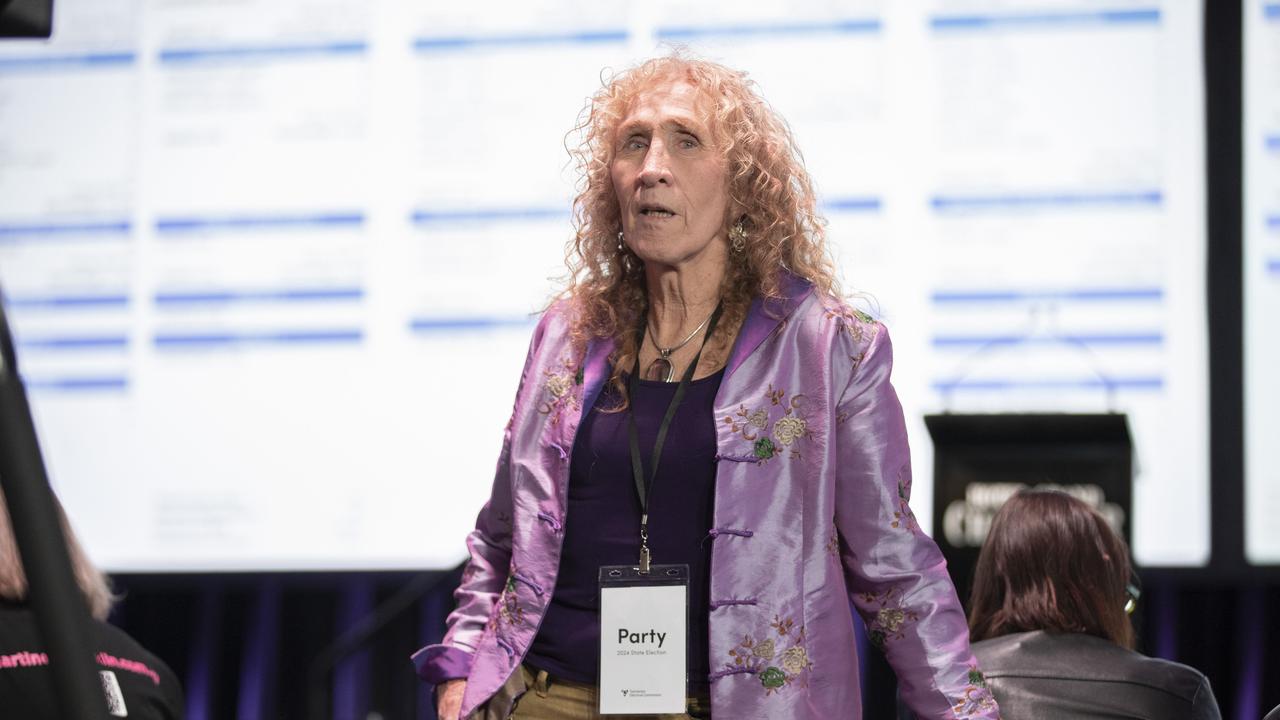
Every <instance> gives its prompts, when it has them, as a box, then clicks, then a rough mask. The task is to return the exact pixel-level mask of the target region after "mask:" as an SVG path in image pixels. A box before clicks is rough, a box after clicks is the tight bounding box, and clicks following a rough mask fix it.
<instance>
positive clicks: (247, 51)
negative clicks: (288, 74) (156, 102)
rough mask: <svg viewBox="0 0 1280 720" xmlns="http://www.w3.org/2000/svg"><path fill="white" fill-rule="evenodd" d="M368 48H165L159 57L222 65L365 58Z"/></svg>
mask: <svg viewBox="0 0 1280 720" xmlns="http://www.w3.org/2000/svg"><path fill="white" fill-rule="evenodd" d="M368 49H369V43H367V42H364V41H347V42H332V43H310V44H302V45H234V46H225V47H191V48H164V49H162V50H160V52H159V53H158V54H157V55H156V59H158V60H159V61H160V62H161V63H164V64H172V63H199V62H210V61H212V62H221V61H224V60H236V61H249V62H257V61H262V60H284V59H289V58H295V57H307V56H315V55H363V54H364V53H365V52H367V51H368Z"/></svg>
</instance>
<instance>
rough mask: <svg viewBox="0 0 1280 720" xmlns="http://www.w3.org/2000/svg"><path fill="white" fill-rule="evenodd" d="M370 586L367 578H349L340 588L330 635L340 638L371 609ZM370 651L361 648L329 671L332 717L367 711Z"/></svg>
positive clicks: (371, 585)
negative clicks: (331, 685) (331, 671)
mask: <svg viewBox="0 0 1280 720" xmlns="http://www.w3.org/2000/svg"><path fill="white" fill-rule="evenodd" d="M373 604H374V587H373V582H372V581H371V580H369V579H368V578H352V579H350V580H348V581H347V582H346V584H345V585H344V587H343V589H342V596H341V598H340V599H339V600H338V617H337V624H338V626H337V627H336V628H334V631H335V632H334V634H335V636H337V637H341V636H342V635H343V633H345V632H347V631H348V630H350V629H351V627H352V626H354V625H355V624H356V623H357V622H359V621H360V620H361V619H362V618H364V617H365V616H366V615H368V614H369V613H370V612H372V610H373ZM372 654H373V653H372V650H371V649H370V648H369V647H367V646H366V647H364V648H362V649H360V650H357V651H355V652H353V653H351V654H350V655H348V656H346V657H345V658H343V659H342V660H340V661H338V664H337V665H336V666H335V667H334V670H333V717H335V718H342V719H343V720H345V719H346V718H363V717H365V716H366V715H368V714H369V697H370V692H369V668H370V662H371V658H372Z"/></svg>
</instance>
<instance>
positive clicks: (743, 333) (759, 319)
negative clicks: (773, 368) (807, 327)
mask: <svg viewBox="0 0 1280 720" xmlns="http://www.w3.org/2000/svg"><path fill="white" fill-rule="evenodd" d="M779 285H780V287H779V290H781V292H782V297H780V298H776V299H768V300H764V299H762V298H758V297H757V298H756V299H755V300H752V301H751V307H750V308H749V309H748V310H747V318H746V319H745V320H743V321H742V329H741V330H739V331H738V338H737V340H734V342H733V350H732V351H730V353H729V363H728V365H727V366H726V367H725V371H724V376H725V377H726V378H728V377H729V376H730V375H732V374H733V371H734V370H737V369H738V366H739V365H741V364H742V363H743V362H745V361H746V359H747V358H748V357H750V356H751V353H752V352H755V349H756V348H757V347H760V343H762V342H764V339H765V338H767V337H769V336H770V335H771V334H773V331H774V330H775V329H777V327H778V326H779V325H781V324H782V321H783V320H785V319H786V318H787V316H788V315H790V314H791V312H792V311H793V310H795V309H796V308H797V307H798V306H799V305H800V303H801V302H803V301H804V299H805V298H806V297H808V295H809V293H810V292H812V291H813V285H812V284H811V283H810V282H809V281H808V280H805V279H804V278H801V277H799V276H797V275H793V274H791V273H789V272H787V273H783V275H782V278H781V282H780V283H779Z"/></svg>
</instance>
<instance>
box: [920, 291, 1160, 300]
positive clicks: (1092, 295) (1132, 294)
mask: <svg viewBox="0 0 1280 720" xmlns="http://www.w3.org/2000/svg"><path fill="white" fill-rule="evenodd" d="M1163 299H1164V290H1163V289H1161V288H1158V287H1151V288H1143V287H1137V288H1087V289H1078V290H1043V291H1024V290H937V291H934V292H933V293H932V294H931V295H930V300H932V301H933V302H934V303H937V304H942V303H1009V302H1028V301H1038V300H1060V301H1084V302H1096V301H1107V302H1109V301H1132V300H1137V301H1155V302H1159V301H1161V300H1163Z"/></svg>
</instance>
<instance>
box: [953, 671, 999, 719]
mask: <svg viewBox="0 0 1280 720" xmlns="http://www.w3.org/2000/svg"><path fill="white" fill-rule="evenodd" d="M995 706H996V701H995V698H993V697H992V696H991V690H990V689H989V688H987V679H986V678H984V677H983V676H982V671H981V670H979V669H978V666H977V665H970V666H969V684H968V685H966V686H965V689H964V694H963V695H962V696H960V697H959V698H957V699H955V701H954V702H953V703H952V705H951V711H952V712H954V713H955V714H956V717H957V718H967V717H973V716H974V715H976V714H980V713H986V712H988V711H990V710H992V709H993V708H995Z"/></svg>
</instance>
